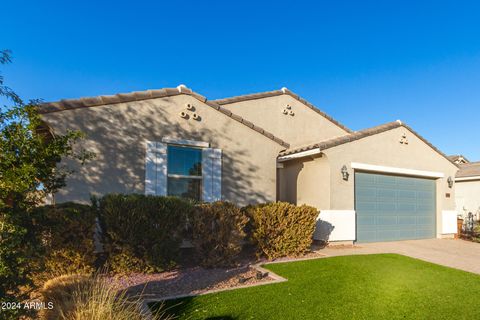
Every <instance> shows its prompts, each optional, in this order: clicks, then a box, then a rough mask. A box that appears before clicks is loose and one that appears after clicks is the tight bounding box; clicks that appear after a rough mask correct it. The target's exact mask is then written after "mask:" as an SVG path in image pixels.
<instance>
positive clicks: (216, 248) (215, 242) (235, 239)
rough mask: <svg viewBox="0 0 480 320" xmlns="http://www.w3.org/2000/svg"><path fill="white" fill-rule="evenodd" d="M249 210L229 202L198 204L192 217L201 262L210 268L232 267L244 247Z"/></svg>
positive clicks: (197, 251) (193, 232) (194, 237)
mask: <svg viewBox="0 0 480 320" xmlns="http://www.w3.org/2000/svg"><path fill="white" fill-rule="evenodd" d="M247 222H248V218H247V217H246V216H245V213H244V212H242V211H241V210H240V209H239V208H238V207H237V206H235V205H234V204H232V203H229V202H221V201H218V202H214V203H205V204H201V205H198V206H197V207H196V210H195V212H194V214H193V219H192V223H191V225H192V236H193V240H192V242H193V245H194V247H195V251H196V253H197V254H198V256H199V258H200V263H201V264H202V265H203V266H206V267H218V266H230V265H232V263H233V262H234V261H235V258H236V257H237V256H238V254H239V253H240V251H241V249H242V244H243V241H244V239H245V232H244V228H245V225H246V224H247Z"/></svg>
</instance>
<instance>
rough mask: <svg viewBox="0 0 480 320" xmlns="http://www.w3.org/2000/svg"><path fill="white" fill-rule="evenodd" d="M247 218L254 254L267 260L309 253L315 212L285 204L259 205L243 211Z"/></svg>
mask: <svg viewBox="0 0 480 320" xmlns="http://www.w3.org/2000/svg"><path fill="white" fill-rule="evenodd" d="M244 211H245V212H246V213H247V215H248V216H249V217H250V219H251V220H250V221H251V223H250V226H249V227H250V236H251V238H252V240H253V242H254V244H255V245H256V246H257V254H258V255H264V256H266V257H267V258H268V259H275V258H279V257H285V256H298V255H301V254H304V253H305V252H307V251H308V250H309V249H310V245H311V244H312V237H313V232H314V230H315V223H316V219H317V217H318V210H317V209H315V208H313V207H310V206H307V205H302V206H295V205H293V204H290V203H286V202H277V203H268V204H260V205H256V206H249V207H246V208H245V209H244Z"/></svg>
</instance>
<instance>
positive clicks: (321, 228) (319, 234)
mask: <svg viewBox="0 0 480 320" xmlns="http://www.w3.org/2000/svg"><path fill="white" fill-rule="evenodd" d="M333 229H335V226H334V225H332V224H331V223H330V222H328V221H323V220H320V219H318V220H317V224H316V225H315V232H314V234H313V238H314V239H315V240H322V241H325V242H327V241H329V239H330V235H331V234H332V232H333Z"/></svg>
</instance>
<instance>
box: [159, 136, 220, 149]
mask: <svg viewBox="0 0 480 320" xmlns="http://www.w3.org/2000/svg"><path fill="white" fill-rule="evenodd" d="M162 142H163V143H166V144H167V145H177V146H184V147H197V148H209V147H210V143H209V142H205V141H196V140H188V139H175V138H170V137H163V138H162Z"/></svg>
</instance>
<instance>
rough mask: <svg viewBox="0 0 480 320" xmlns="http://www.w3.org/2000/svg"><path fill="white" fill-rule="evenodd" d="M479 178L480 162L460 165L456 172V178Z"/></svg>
mask: <svg viewBox="0 0 480 320" xmlns="http://www.w3.org/2000/svg"><path fill="white" fill-rule="evenodd" d="M475 176H480V162H470V163H464V164H460V170H458V172H457V175H456V177H457V178H466V177H475Z"/></svg>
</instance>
